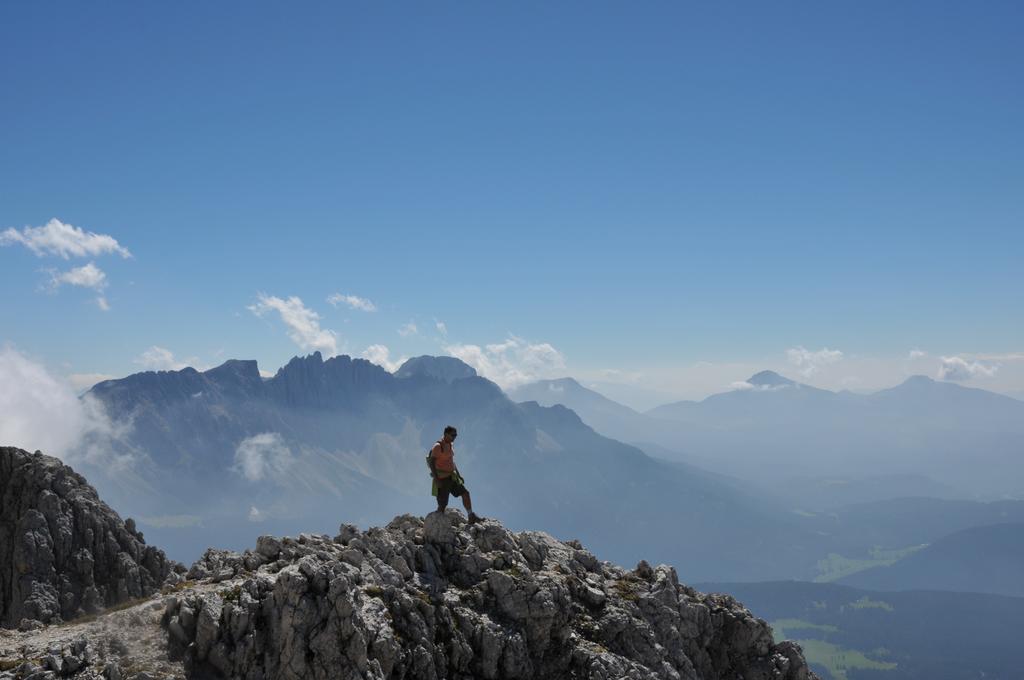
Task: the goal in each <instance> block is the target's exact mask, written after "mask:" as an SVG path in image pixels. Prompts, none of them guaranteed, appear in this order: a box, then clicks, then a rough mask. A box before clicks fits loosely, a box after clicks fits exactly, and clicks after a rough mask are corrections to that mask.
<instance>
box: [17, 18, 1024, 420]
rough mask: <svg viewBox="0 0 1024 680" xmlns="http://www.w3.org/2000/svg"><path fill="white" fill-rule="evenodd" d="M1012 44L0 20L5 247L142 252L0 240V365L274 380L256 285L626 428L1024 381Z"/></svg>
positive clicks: (983, 22)
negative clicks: (681, 415) (233, 373)
mask: <svg viewBox="0 0 1024 680" xmlns="http://www.w3.org/2000/svg"><path fill="white" fill-rule="evenodd" d="M1022 33H1024V9H1021V6H1020V5H1019V3H985V4H984V5H970V4H968V3H939V2H920V3H915V2H905V3H898V4H897V3H886V2H867V3H848V4H846V5H843V6H840V5H839V4H837V3H827V4H826V3H789V4H786V5H785V6H781V5H775V4H772V5H769V4H766V3H744V4H741V3H714V4H712V3H702V4H688V3H647V4H644V5H642V6H640V7H638V6H637V5H636V4H635V3H631V4H623V3H505V4H503V5H496V4H493V3H489V4H480V3H429V4H427V3H417V4H412V3H410V4H406V5H400V4H397V3H395V4H387V5H385V4H382V3H320V4H314V3H309V4H304V5H303V6H302V7H301V9H296V8H295V7H294V6H285V5H281V4H277V3H274V4H269V3H268V4H260V3H203V4H199V3H196V4H191V5H189V4H180V3H179V4H174V5H158V4H156V3H104V4H103V5H101V6H97V5H87V4H81V3H65V4H51V3H5V4H4V5H3V6H2V7H0V88H2V89H0V92H2V95H3V101H4V105H3V106H2V107H0V149H2V152H0V232H3V231H4V230H8V229H10V230H16V232H17V233H18V234H20V235H21V236H22V237H24V238H27V237H26V236H25V235H26V234H27V233H28V232H25V231H24V229H25V228H27V227H42V226H44V225H46V224H47V223H49V222H50V220H52V219H57V220H60V222H61V223H62V224H67V225H73V226H74V227H76V228H79V229H82V230H84V231H83V233H88V232H92V233H95V234H100V235H109V236H111V237H112V238H114V239H116V241H117V243H118V244H120V246H121V247H122V248H125V249H127V250H128V251H129V252H130V254H131V257H128V258H125V257H122V256H121V255H118V254H117V253H111V252H105V253H98V254H95V253H94V254H86V255H84V256H81V257H70V258H69V259H66V260H65V259H64V258H63V257H61V256H59V255H54V254H52V253H48V254H47V253H44V254H43V255H42V256H40V255H37V254H35V253H34V252H33V251H32V250H31V249H29V248H28V247H26V245H25V244H24V243H22V242H20V241H15V240H12V237H10V233H11V232H8V234H9V237H8V239H7V242H6V245H4V246H3V247H0V286H2V289H3V292H4V294H3V296H2V298H0V345H5V346H7V347H8V348H12V347H13V348H14V349H15V350H17V351H18V352H20V353H22V354H23V355H26V356H29V357H31V358H32V360H34V361H37V362H40V363H43V364H45V365H46V366H48V367H49V368H50V370H51V371H54V372H56V373H60V374H62V375H93V374H96V375H118V376H119V375H125V374H127V373H131V372H134V371H138V370H142V369H143V368H145V367H147V366H152V367H157V366H158V365H159V364H160V361H159V360H158V358H156V357H158V355H159V356H163V357H164V359H166V355H161V354H159V353H157V354H153V353H152V352H150V350H151V348H154V347H156V348H161V349H163V350H167V351H169V352H170V353H171V354H172V355H173V357H174V360H173V361H170V360H166V361H165V362H164V363H165V364H166V365H168V366H170V365H174V364H180V363H182V362H188V363H193V364H197V365H199V366H211V365H215V364H217V363H219V362H220V361H222V360H223V359H225V358H232V357H234V358H256V359H258V360H259V361H260V363H261V366H262V367H263V368H264V369H265V370H270V371H273V370H276V368H277V367H278V366H279V365H281V364H282V363H284V362H285V361H286V360H287V359H288V358H289V357H290V356H292V355H294V354H296V353H302V352H305V351H309V347H310V344H309V341H308V336H305V337H306V341H300V342H296V341H293V340H292V339H290V338H289V333H288V327H287V325H286V323H285V321H284V320H283V319H282V317H281V315H280V313H279V312H278V311H275V310H274V309H273V308H272V307H273V304H271V305H270V307H267V306H264V307H263V308H261V307H260V306H259V305H260V302H259V301H260V300H261V298H260V294H261V293H262V294H264V295H265V296H268V297H266V298H262V299H264V300H267V299H271V300H272V299H275V298H276V299H279V300H281V301H287V300H289V298H291V297H292V296H295V297H298V298H299V299H301V301H302V304H303V307H304V308H305V309H307V310H310V311H312V312H315V313H316V314H318V315H319V319H318V320H317V323H318V324H319V329H320V331H321V332H322V333H323V332H326V331H332V332H333V333H334V334H335V335H334V338H335V346H336V348H337V350H338V351H341V352H344V353H348V354H353V355H359V354H362V353H364V352H366V350H367V348H368V347H371V346H373V345H383V346H386V347H387V348H388V350H389V354H388V357H389V361H395V360H397V359H399V358H400V357H402V356H412V355H416V354H422V353H432V354H438V353H445V352H449V351H450V352H453V353H457V354H460V355H462V356H464V357H469V358H472V357H477V360H478V361H479V362H489V363H480V365H481V366H485V367H486V368H487V370H490V371H492V372H494V377H495V378H496V379H499V381H504V382H510V381H515V380H518V379H525V378H527V377H538V376H544V377H551V376H555V375H564V374H572V375H577V376H580V377H583V378H585V379H587V380H589V381H590V382H591V383H594V384H601V385H603V386H605V387H606V388H607V390H608V391H609V392H611V393H614V394H618V395H625V394H626V393H627V388H628V390H633V392H635V393H636V394H635V395H634V396H635V399H636V403H638V404H639V403H640V402H644V405H647V404H646V402H647V401H657V398H656V397H654V396H652V395H651V394H650V392H651V391H656V392H657V394H658V395H674V396H689V397H693V396H699V395H701V394H706V393H709V392H712V391H717V389H719V388H725V387H726V386H728V385H729V384H730V382H732V381H734V380H741V379H742V378H744V377H746V375H749V372H748V371H750V370H751V369H757V368H776V369H778V370H782V371H784V372H788V373H789V374H790V375H793V376H794V377H801V376H802V379H805V380H806V381H807V382H812V383H815V384H821V385H822V386H827V387H831V388H836V389H838V388H840V387H844V386H845V387H851V388H855V389H856V388H862V389H868V388H872V387H877V386H883V385H890V384H894V383H896V382H898V381H899V380H901V379H902V377H903V376H904V375H906V374H907V373H909V372H925V373H928V374H932V375H939V374H940V372H941V371H943V370H944V369H943V366H944V365H945V364H943V361H944V359H943V357H946V358H947V359H949V358H951V357H956V358H959V359H960V360H962V361H963V362H965V365H966V366H967V367H968V368H967V369H964V370H966V373H962V374H958V373H956V372H955V371H954V372H953V373H949V372H948V371H947V372H946V373H944V375H947V376H954V375H955V376H958V377H961V378H963V379H964V382H966V383H967V384H972V385H976V386H980V387H988V388H990V389H998V390H1002V391H1010V390H1024V367H1022V365H1024V360H1022V356H1024V315H1022V311H1024V281H1022V273H1021V272H1022V269H1024V268H1022V267H1021V262H1022V256H1024V235H1022V233H1024V229H1022V226H1024V219H1022V218H1024V202H1022V199H1021V196H1022V195H1024V181H1022V180H1024V160H1022V159H1024V125H1022V124H1021V121H1022V120H1024V81H1022V79H1021V77H1020V74H1021V71H1022V67H1024V47H1022V42H1021V41H1020V39H1019V38H1020V35H1022ZM89 263H93V266H94V267H95V268H96V269H98V270H100V271H101V272H102V273H103V281H102V283H97V278H98V276H97V275H96V274H95V273H93V274H92V275H91V277H90V276H86V275H85V274H82V273H81V270H79V272H80V273H79V275H78V277H77V279H75V280H77V281H78V282H79V283H92V284H93V287H91V288H90V287H88V286H85V285H73V284H72V283H67V282H66V283H64V284H62V285H59V286H56V287H55V286H54V284H53V280H54V277H60V276H61V275H62V274H65V273H66V272H69V271H71V270H73V269H79V268H81V267H85V266H87V265H88V264H89ZM90 271H92V270H90ZM86 273H88V272H86ZM72 278H74V277H72ZM97 286H100V288H97ZM335 293H340V294H344V295H354V296H358V297H360V298H362V299H366V300H369V301H371V302H372V303H373V304H374V305H375V308H376V309H375V311H371V312H367V311H362V310H359V309H350V308H349V306H348V305H346V304H344V303H341V304H339V305H338V306H337V307H335V306H332V305H331V304H330V303H328V301H327V299H328V296H330V295H332V294H335ZM99 296H102V297H103V299H104V300H105V301H106V306H108V307H109V309H106V310H104V309H101V308H100V306H99V305H98V304H97V302H96V300H97V298H98V297H99ZM275 304H276V303H275ZM261 309H263V314H262V315H259V314H257V313H256V312H257V311H260V310H261ZM254 310H255V311H254ZM437 321H442V322H443V323H444V324H445V326H446V328H447V335H442V334H441V333H440V332H439V331H438V330H437V328H436V326H435V324H436V322H437ZM409 322H413V323H414V324H415V325H416V327H417V330H418V332H417V333H409V334H406V335H404V336H403V335H401V334H400V333H399V329H400V328H402V327H403V326H405V325H406V324H408V323H409ZM307 330H308V329H307ZM510 338H512V340H511V344H505V345H503V346H502V347H499V348H492V350H490V351H489V350H487V348H486V346H487V345H489V344H490V345H495V344H502V343H509V342H510ZM304 343H305V344H304ZM473 347H476V348H479V351H477V350H474V349H472V348H473ZM467 348H470V349H467ZM801 348H802V350H801ZM914 349H917V350H920V351H921V352H924V354H922V355H920V356H915V358H914V359H913V360H911V359H910V354H909V353H910V351H911V350H914ZM791 350H794V351H795V353H794V352H793V351H791ZM801 351H804V352H805V353H804V354H801ZM837 351H838V352H841V355H839V356H836V355H835V354H834V352H837ZM147 352H150V353H149V354H147ZM474 352H476V353H475V354H474ZM552 352H554V354H552ZM374 356H378V357H379V356H380V355H379V354H376V355H374ZM801 356H804V357H810V358H808V359H806V361H804V362H803V363H801V360H800V357H801ZM146 357H148V358H146ZM808 362H810V363H808ZM947 367H948V366H947ZM971 367H973V368H971ZM80 380H81V379H80ZM615 385H618V386H619V387H615ZM644 390H647V396H646V397H642V396H639V393H640V392H643V391H644ZM633 392H631V394H632V393H633ZM614 394H613V396H614ZM645 400H646V401H645ZM652 405H653V404H652Z"/></svg>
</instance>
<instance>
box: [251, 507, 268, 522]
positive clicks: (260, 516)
mask: <svg viewBox="0 0 1024 680" xmlns="http://www.w3.org/2000/svg"><path fill="white" fill-rule="evenodd" d="M266 518H267V513H265V512H263V511H262V510H260V509H259V508H257V507H256V506H255V505H250V506H249V521H250V522H262V521H263V520H265V519H266Z"/></svg>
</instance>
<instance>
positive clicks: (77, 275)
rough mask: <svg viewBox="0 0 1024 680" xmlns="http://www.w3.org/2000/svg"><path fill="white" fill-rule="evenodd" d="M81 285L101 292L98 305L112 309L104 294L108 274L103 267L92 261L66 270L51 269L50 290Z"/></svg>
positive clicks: (97, 301) (108, 309) (105, 310)
mask: <svg viewBox="0 0 1024 680" xmlns="http://www.w3.org/2000/svg"><path fill="white" fill-rule="evenodd" d="M64 284H67V285H69V286H79V287H81V288H92V289H93V290H95V291H97V292H99V293H100V295H97V296H96V306H97V307H99V308H100V309H102V310H103V311H104V312H107V311H110V304H109V303H108V302H107V298H106V297H105V296H104V295H103V294H102V292H103V290H105V289H106V287H107V275H106V274H105V273H104V272H103V270H102V269H100V268H99V267H97V266H96V265H95V264H94V263H92V262H90V263H89V264H87V265H83V266H81V267H75V268H74V269H70V270H68V271H66V272H58V271H56V270H50V290H52V291H56V290H57V289H59V288H60V287H61V286H62V285H64Z"/></svg>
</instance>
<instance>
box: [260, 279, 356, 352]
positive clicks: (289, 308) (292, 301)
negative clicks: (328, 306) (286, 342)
mask: <svg viewBox="0 0 1024 680" xmlns="http://www.w3.org/2000/svg"><path fill="white" fill-rule="evenodd" d="M249 311H251V312H252V313H253V314H255V315H256V316H260V317H261V316H263V315H264V314H266V313H267V312H272V311H274V312H277V313H278V314H280V315H281V321H283V322H284V325H285V326H287V327H288V337H289V338H291V339H292V342H294V343H295V344H297V345H298V346H299V347H301V348H302V349H304V350H320V351H322V352H323V353H324V354H326V355H327V356H328V357H332V356H334V355H335V354H337V353H338V336H337V334H336V333H335V332H334V331H330V330H326V329H323V328H320V315H319V314H317V313H316V312H314V311H313V310H311V309H309V308H308V307H306V306H305V305H304V304H302V300H301V299H299V298H298V297H297V296H295V295H293V296H292V297H290V298H288V299H287V300H283V299H281V298H279V297H275V296H272V295H265V294H264V293H259V294H258V295H257V300H256V304H254V305H250V306H249Z"/></svg>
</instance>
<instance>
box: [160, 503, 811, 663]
mask: <svg viewBox="0 0 1024 680" xmlns="http://www.w3.org/2000/svg"><path fill="white" fill-rule="evenodd" d="M189 577H190V578H192V579H195V580H196V581H197V582H198V581H205V582H210V581H217V582H219V583H220V585H221V586H222V587H221V588H220V589H219V590H206V591H205V592H183V593H181V594H178V595H175V596H173V597H169V598H168V600H167V602H166V609H165V611H164V615H163V625H164V626H165V627H166V629H167V631H168V636H169V644H170V650H171V651H170V654H171V657H172V658H175V657H180V658H182V659H183V661H184V667H185V669H186V672H187V673H188V674H190V675H197V676H210V675H213V676H221V677H231V678H246V679H251V680H266V679H269V678H284V679H287V678H295V679H298V678H324V679H326V678H343V679H347V678H352V679H353V680H354V679H356V678H417V679H423V680H427V679H430V680H433V679H440V678H451V679H452V680H455V679H466V680H469V679H471V678H488V679H490V678H530V679H531V680H539V679H541V678H608V679H611V678H637V679H639V678H666V679H670V678H671V679H677V678H679V679H682V678H703V679H710V678H744V679H745V680H767V679H768V678H773V679H778V680H783V679H792V680H804V679H806V678H813V677H814V676H813V674H812V673H810V672H809V670H808V668H807V665H806V663H805V661H804V658H803V656H802V654H801V651H800V649H799V647H797V646H796V645H795V644H793V643H790V642H782V643H780V644H777V645H776V644H773V641H772V632H771V629H770V628H769V626H768V625H767V624H766V623H765V622H764V621H763V620H760V619H758V618H756V617H754V616H753V615H752V614H751V613H750V612H749V611H747V610H746V609H745V608H744V607H743V606H742V605H741V604H739V603H738V602H736V600H734V599H733V598H732V597H729V596H727V595H714V594H711V595H708V594H702V593H699V592H697V591H695V590H693V589H692V588H689V587H687V586H685V585H682V584H680V583H679V580H678V578H677V575H676V572H675V570H674V569H673V568H672V567H668V566H658V567H651V566H649V565H648V564H647V563H645V562H641V563H640V564H638V565H637V567H636V568H635V569H633V570H627V569H623V568H621V567H619V566H616V565H614V564H611V563H609V562H602V561H599V560H598V559H597V558H596V557H595V556H594V555H593V554H591V553H590V552H588V551H587V550H586V549H584V548H583V546H582V545H580V544H579V542H577V541H568V542H563V541H559V540H556V539H555V538H552V537H551V536H549V535H547V534H544V533H540V532H522V533H513V532H510V531H508V530H507V529H505V528H504V527H503V526H502V525H501V524H499V523H498V522H495V521H490V520H485V521H483V522H482V523H479V524H475V525H469V524H468V523H467V522H466V521H465V520H464V518H463V517H462V515H461V514H460V513H459V512H458V511H455V510H449V511H447V513H445V514H441V513H432V514H430V515H428V516H427V517H426V519H420V518H418V517H413V516H410V515H404V516H401V517H397V518H395V519H394V520H393V521H392V522H391V523H390V524H388V525H387V526H386V527H384V528H371V529H369V530H368V531H366V532H360V531H358V530H357V529H356V528H355V527H353V526H351V525H342V527H341V530H340V533H339V534H338V535H337V536H335V537H334V538H330V537H328V536H314V535H308V534H303V535H301V536H300V537H299V538H298V539H292V538H285V539H277V538H274V537H271V536H262V537H260V539H259V541H258V543H257V545H256V549H255V550H250V551H246V552H245V553H243V554H238V553H230V552H224V551H216V550H210V551H208V552H207V553H206V555H204V556H203V558H202V559H200V560H199V561H198V562H197V563H196V564H194V565H193V566H192V569H191V570H190V572H189Z"/></svg>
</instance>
